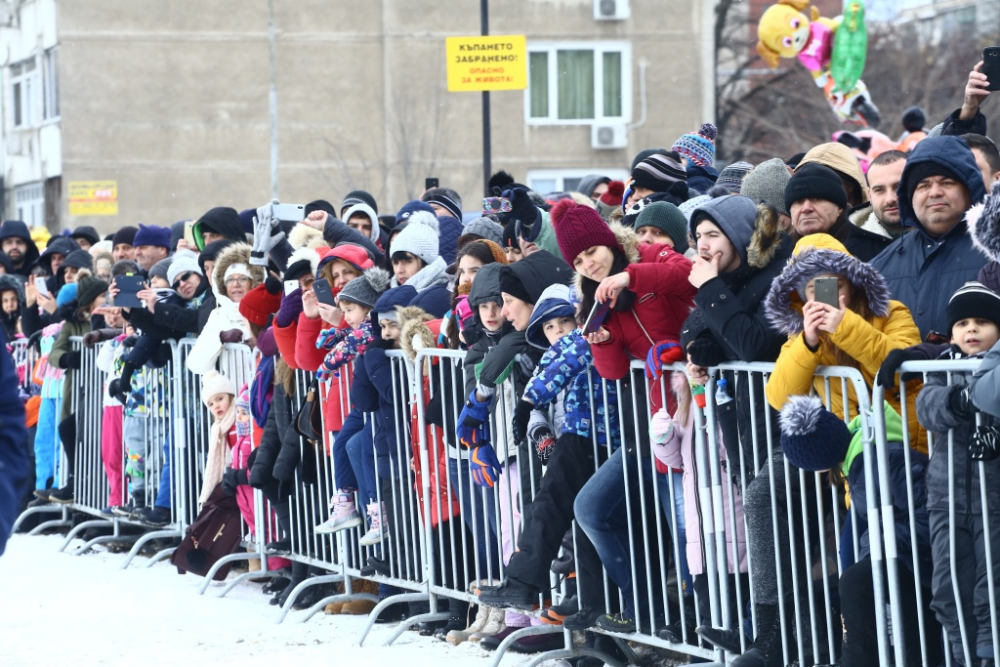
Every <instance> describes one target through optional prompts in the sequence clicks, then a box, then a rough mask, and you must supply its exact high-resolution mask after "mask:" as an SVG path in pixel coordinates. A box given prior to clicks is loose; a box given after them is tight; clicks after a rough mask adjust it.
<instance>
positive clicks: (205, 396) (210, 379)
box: [201, 371, 236, 406]
mask: <svg viewBox="0 0 1000 667" xmlns="http://www.w3.org/2000/svg"><path fill="white" fill-rule="evenodd" d="M219 394H229V395H230V396H235V395H236V385H234V384H233V381H232V380H230V379H229V378H227V377H226V376H225V375H223V374H222V373H219V372H218V371H209V372H207V373H205V374H204V375H202V376H201V401H202V403H204V404H205V405H206V406H207V405H208V402H209V401H210V400H212V397H213V396H218V395H219Z"/></svg>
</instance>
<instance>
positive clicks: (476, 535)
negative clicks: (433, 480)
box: [448, 456, 500, 579]
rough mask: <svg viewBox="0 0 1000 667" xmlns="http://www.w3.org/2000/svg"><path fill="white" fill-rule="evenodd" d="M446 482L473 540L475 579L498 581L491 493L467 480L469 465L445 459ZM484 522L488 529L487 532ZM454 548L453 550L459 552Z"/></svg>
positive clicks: (467, 462)
mask: <svg viewBox="0 0 1000 667" xmlns="http://www.w3.org/2000/svg"><path fill="white" fill-rule="evenodd" d="M448 480H449V483H450V484H451V492H452V497H457V498H458V504H459V506H460V507H461V508H462V520H463V521H464V522H465V525H466V527H467V528H468V529H469V531H470V532H471V533H472V535H473V539H475V540H476V554H477V555H478V558H479V561H478V562H479V567H478V569H477V571H476V576H477V577H478V578H479V579H499V578H500V542H499V541H498V540H497V517H496V512H494V511H493V507H494V504H493V489H490V488H481V487H478V486H476V485H475V484H474V483H473V482H472V478H471V477H469V461H468V460H460V459H454V458H451V457H450V456H449V457H448ZM487 521H488V522H489V527H488V528H487V525H486V524H487ZM459 546H460V545H459V544H456V545H455V547H456V549H458V548H459Z"/></svg>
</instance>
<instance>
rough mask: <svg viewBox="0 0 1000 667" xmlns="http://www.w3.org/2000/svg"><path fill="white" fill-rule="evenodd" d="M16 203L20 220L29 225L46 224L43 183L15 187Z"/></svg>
mask: <svg viewBox="0 0 1000 667" xmlns="http://www.w3.org/2000/svg"><path fill="white" fill-rule="evenodd" d="M14 205H15V206H16V208H17V218H18V220H23V221H24V223H25V224H27V225H28V226H29V227H37V226H39V225H44V224H45V190H44V189H43V186H42V184H41V183H28V184H26V185H19V186H17V187H16V188H14Z"/></svg>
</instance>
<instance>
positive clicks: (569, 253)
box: [549, 199, 620, 266]
mask: <svg viewBox="0 0 1000 667" xmlns="http://www.w3.org/2000/svg"><path fill="white" fill-rule="evenodd" d="M549 220H550V221H551V222H552V228H553V229H554V230H555V233H556V242H557V243H558V244H559V252H560V253H561V254H562V256H563V259H565V260H566V263H567V264H569V265H570V266H573V260H575V259H576V257H577V255H579V254H580V253H581V252H583V251H584V250H586V249H587V248H592V247H593V246H598V245H603V246H608V247H609V248H619V247H620V246H619V243H618V239H617V238H616V237H615V233H614V232H613V231H612V230H611V228H610V227H609V226H608V223H606V222H604V219H603V218H602V217H601V216H600V214H598V213H597V211H595V210H594V209H592V208H590V207H589V206H580V205H579V204H577V203H576V202H575V201H573V200H572V199H561V200H559V201H558V202H556V205H555V206H553V207H552V211H550V212H549Z"/></svg>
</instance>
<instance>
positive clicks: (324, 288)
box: [313, 278, 337, 308]
mask: <svg viewBox="0 0 1000 667" xmlns="http://www.w3.org/2000/svg"><path fill="white" fill-rule="evenodd" d="M313 292H315V293H316V299H317V300H318V301H319V302H320V303H325V304H326V305H328V306H333V307H334V308H336V307H337V299H336V297H334V296H333V289H332V288H331V287H330V282H329V281H328V280H327V279H326V278H320V279H319V280H317V281H315V282H314V283H313Z"/></svg>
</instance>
